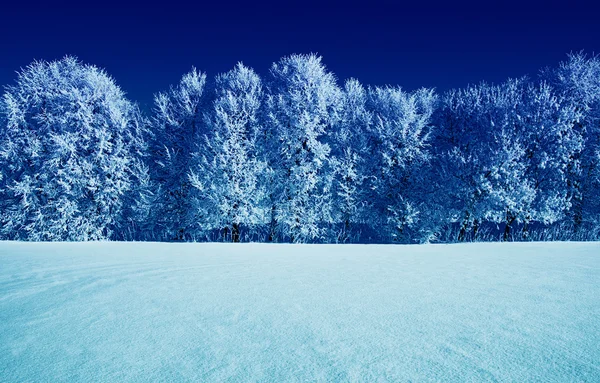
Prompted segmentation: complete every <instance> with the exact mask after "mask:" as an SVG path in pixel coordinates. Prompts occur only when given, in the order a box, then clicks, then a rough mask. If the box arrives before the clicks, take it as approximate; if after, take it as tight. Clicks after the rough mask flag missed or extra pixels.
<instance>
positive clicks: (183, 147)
mask: <svg viewBox="0 0 600 383" xmlns="http://www.w3.org/2000/svg"><path fill="white" fill-rule="evenodd" d="M205 85H206V75H205V74H204V73H202V72H200V71H197V70H196V69H195V68H192V70H191V71H190V72H189V73H187V74H185V75H184V76H183V77H182V78H181V81H180V82H179V84H178V85H177V86H176V87H173V88H171V89H170V91H169V92H166V93H159V94H157V95H156V96H155V98H154V105H155V106H154V115H153V118H152V128H153V129H152V133H153V139H152V141H151V145H150V155H151V169H150V170H151V182H152V183H153V185H155V189H156V194H155V196H154V201H155V202H154V208H153V215H152V222H153V223H154V225H153V226H154V227H153V228H151V229H150V230H151V231H152V233H153V236H154V237H155V238H157V239H163V240H164V239H166V240H179V241H181V240H189V239H191V236H192V234H193V231H194V230H193V228H192V226H194V224H193V221H194V218H192V217H191V216H190V212H191V211H192V205H191V197H190V191H191V183H190V181H189V178H188V172H189V171H190V167H191V155H192V152H193V151H194V150H195V143H196V138H197V137H198V136H202V134H203V131H202V129H203V118H202V116H203V112H204V106H205V103H207V101H205V97H204V93H205Z"/></svg>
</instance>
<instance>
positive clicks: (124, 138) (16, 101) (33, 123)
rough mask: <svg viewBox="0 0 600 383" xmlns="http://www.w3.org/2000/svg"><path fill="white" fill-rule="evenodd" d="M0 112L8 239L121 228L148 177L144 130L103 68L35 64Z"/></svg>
mask: <svg viewBox="0 0 600 383" xmlns="http://www.w3.org/2000/svg"><path fill="white" fill-rule="evenodd" d="M0 113H1V115H2V118H1V120H2V121H3V124H2V127H1V129H2V130H1V133H0V169H1V172H2V176H1V177H0V179H1V180H0V223H1V227H2V229H1V233H2V235H3V236H4V237H5V238H7V239H17V240H38V241H41V240H44V241H57V240H99V239H107V238H111V237H112V236H113V234H114V232H115V230H117V229H120V230H123V229H124V228H123V226H122V225H123V224H124V221H125V220H124V214H125V213H124V206H123V203H124V202H125V201H127V200H128V199H129V198H133V197H132V196H131V193H132V191H139V190H140V187H139V186H140V185H139V184H138V182H139V180H140V179H142V178H143V177H144V175H143V169H144V166H143V164H142V163H141V161H142V154H143V152H144V150H145V143H144V139H143V138H144V132H143V129H144V127H143V124H141V123H140V120H139V113H138V111H137V108H136V107H135V106H134V105H133V104H131V103H130V102H129V101H128V100H127V99H126V98H125V97H124V94H123V92H122V91H121V89H120V88H119V87H118V86H117V85H115V83H114V81H113V80H112V79H111V78H110V77H109V76H108V75H107V74H106V73H105V72H104V71H103V70H101V69H98V68H96V67H95V66H91V65H84V64H82V63H80V62H79V61H77V60H76V59H75V58H73V57H66V58H64V59H62V60H59V61H52V62H45V61H37V62H34V63H32V64H31V65H29V66H28V67H27V68H25V69H24V70H22V71H21V72H19V74H18V78H17V83H16V84H15V85H14V86H10V87H8V88H7V90H6V92H5V93H4V95H3V98H2V101H1V102H0ZM131 216H132V215H131V214H129V217H131Z"/></svg>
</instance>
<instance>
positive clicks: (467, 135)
mask: <svg viewBox="0 0 600 383" xmlns="http://www.w3.org/2000/svg"><path fill="white" fill-rule="evenodd" d="M575 118H576V113H575V110H574V108H572V107H570V106H569V105H566V104H565V103H564V102H563V101H562V100H561V99H560V98H558V97H557V96H556V95H555V94H554V93H553V92H552V89H551V88H550V87H549V86H548V85H547V84H545V83H541V84H532V83H530V82H528V81H527V79H520V80H510V81H507V82H506V83H504V84H501V85H499V86H489V85H486V84H481V85H478V86H471V87H468V88H466V89H463V90H459V91H451V92H449V93H448V94H446V95H445V97H444V99H443V102H442V105H441V107H440V108H439V110H438V112H437V113H436V123H437V125H438V126H439V129H438V134H437V135H436V140H435V146H436V148H437V149H438V150H439V153H440V154H439V155H438V159H437V162H438V167H437V169H438V170H440V171H441V173H438V174H443V176H442V177H441V181H440V184H443V185H445V186H446V193H445V194H447V195H448V196H449V197H450V198H449V199H448V200H447V202H448V209H447V211H448V220H449V221H451V222H452V221H460V232H459V236H458V240H464V239H466V237H467V236H468V234H469V233H471V234H470V236H472V237H476V236H477V231H478V229H479V227H480V225H481V224H482V223H483V222H494V223H498V224H500V223H502V224H504V227H505V229H504V235H503V238H504V239H505V240H506V239H509V238H511V227H512V225H513V224H522V225H524V230H525V231H524V234H526V233H527V232H526V230H527V227H528V224H529V223H531V222H539V223H543V224H550V223H554V222H556V221H558V220H560V219H562V218H563V216H564V214H565V212H566V211H567V210H568V208H569V206H570V204H569V195H568V182H567V172H568V164H569V163H570V161H571V160H570V159H571V158H572V157H573V156H574V155H575V154H576V153H577V152H578V151H579V150H580V147H581V138H580V136H578V135H577V134H576V132H574V131H573V129H572V128H573V121H574V119H575Z"/></svg>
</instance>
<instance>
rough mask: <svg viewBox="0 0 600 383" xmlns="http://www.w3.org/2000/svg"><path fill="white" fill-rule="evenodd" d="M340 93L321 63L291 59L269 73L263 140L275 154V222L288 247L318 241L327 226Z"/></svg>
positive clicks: (306, 57)
mask: <svg viewBox="0 0 600 383" xmlns="http://www.w3.org/2000/svg"><path fill="white" fill-rule="evenodd" d="M339 99H340V89H339V88H338V86H337V84H336V80H335V78H334V76H333V75H332V74H331V73H329V72H327V70H326V69H325V67H324V65H323V64H322V63H321V57H318V56H315V55H292V56H289V57H285V58H283V59H282V60H280V61H279V62H278V63H275V64H273V66H272V67H271V84H270V93H269V96H268V98H267V108H268V117H269V130H270V132H271V133H270V135H269V137H270V138H271V139H272V140H274V141H276V144H273V143H271V144H270V147H271V148H272V150H276V151H277V153H276V154H274V155H272V156H271V158H275V159H274V160H273V162H272V167H273V169H274V172H275V178H276V180H277V182H276V184H277V185H278V186H279V187H277V191H276V193H277V194H276V197H275V200H276V210H275V213H276V220H277V224H278V226H279V227H280V230H281V232H282V235H283V236H285V237H287V238H289V239H290V240H291V241H292V242H307V241H319V240H323V239H324V236H325V235H326V232H327V230H328V228H329V227H330V225H331V223H332V222H333V218H332V207H331V203H332V201H331V185H332V178H333V172H332V170H331V166H330V163H329V154H330V151H331V149H330V145H329V144H328V143H327V142H326V139H327V138H326V135H327V134H328V133H329V131H330V128H331V127H332V125H333V124H334V122H335V119H336V118H337V117H336V110H337V108H338V103H339Z"/></svg>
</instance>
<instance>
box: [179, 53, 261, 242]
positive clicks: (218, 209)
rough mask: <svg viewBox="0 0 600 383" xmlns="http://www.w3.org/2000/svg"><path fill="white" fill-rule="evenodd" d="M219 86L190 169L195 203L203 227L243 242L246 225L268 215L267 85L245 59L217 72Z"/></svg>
mask: <svg viewBox="0 0 600 383" xmlns="http://www.w3.org/2000/svg"><path fill="white" fill-rule="evenodd" d="M215 92H216V96H215V97H216V98H215V100H214V102H213V105H212V108H211V109H210V111H208V112H207V113H206V115H205V120H206V130H207V131H206V134H205V135H204V136H203V137H202V138H203V139H202V142H201V143H200V144H199V146H198V151H197V152H196V153H195V154H194V164H193V167H192V171H191V174H190V180H191V183H192V186H193V187H194V188H195V189H196V193H194V194H193V196H194V200H195V204H194V206H195V208H196V209H197V210H198V211H199V213H198V216H199V217H201V221H200V222H198V224H199V225H200V226H201V229H202V230H203V231H212V230H219V231H220V232H221V233H222V237H223V239H224V240H230V241H233V242H239V241H240V239H242V238H243V237H242V229H243V228H245V229H247V230H249V231H252V230H254V231H255V232H256V231H257V230H258V229H259V228H260V227H263V226H265V225H266V223H267V217H268V214H267V213H268V205H267V199H266V196H267V191H266V184H265V173H266V162H265V160H264V159H263V155H262V152H261V148H260V147H259V145H258V142H259V139H260V138H261V135H263V134H264V132H263V126H262V125H261V121H260V120H259V113H260V107H261V102H262V95H263V93H262V85H261V81H260V78H259V77H258V75H257V74H256V73H255V72H254V71H253V70H252V69H250V68H248V67H246V66H244V65H243V64H241V63H239V64H238V65H237V66H236V67H235V69H233V70H232V71H230V72H227V73H225V74H222V75H220V76H218V77H217V79H216V84H215Z"/></svg>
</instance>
